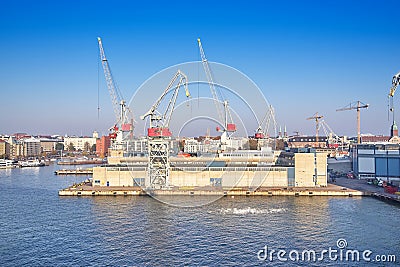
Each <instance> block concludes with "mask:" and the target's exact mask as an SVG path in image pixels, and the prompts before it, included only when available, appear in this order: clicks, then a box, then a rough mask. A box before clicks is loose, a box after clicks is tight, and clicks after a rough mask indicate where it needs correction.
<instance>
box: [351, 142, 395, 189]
mask: <svg viewBox="0 0 400 267" xmlns="http://www.w3.org/2000/svg"><path fill="white" fill-rule="evenodd" d="M352 158H353V170H354V172H355V174H356V175H357V177H358V178H360V179H369V178H378V179H382V180H385V181H395V180H400V145H399V144H389V143H386V144H360V145H356V146H354V147H353V149H352Z"/></svg>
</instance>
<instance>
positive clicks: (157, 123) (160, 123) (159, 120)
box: [140, 70, 190, 137]
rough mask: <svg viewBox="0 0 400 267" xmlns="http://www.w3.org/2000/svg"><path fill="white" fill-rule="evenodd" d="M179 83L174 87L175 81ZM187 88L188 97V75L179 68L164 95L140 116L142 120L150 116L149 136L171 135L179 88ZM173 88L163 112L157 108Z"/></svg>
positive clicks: (187, 94)
mask: <svg viewBox="0 0 400 267" xmlns="http://www.w3.org/2000/svg"><path fill="white" fill-rule="evenodd" d="M176 81H178V82H177V85H176V86H175V88H174V89H172V88H173V86H174V84H175V82H176ZM182 86H183V87H184V88H185V93H186V97H190V93H189V89H188V79H187V76H186V75H185V74H184V73H183V72H182V71H180V70H178V71H177V72H176V73H175V75H174V77H173V78H172V79H171V81H170V83H169V84H168V86H167V88H165V90H164V92H163V93H162V95H161V96H160V97H159V98H158V99H157V101H156V102H155V103H154V104H153V105H152V106H151V108H150V109H149V111H147V112H146V113H145V114H144V115H142V116H140V118H141V119H142V120H144V119H145V118H146V117H148V116H150V128H149V129H148V136H150V137H154V136H159V135H162V136H164V134H165V136H171V135H172V133H171V132H170V131H169V128H168V127H169V122H170V121H171V117H172V113H173V111H174V107H175V103H176V99H177V97H178V93H179V89H180V88H181V87H182ZM171 90H173V93H172V97H171V99H170V100H169V102H168V105H167V108H166V109H165V111H164V112H163V113H160V112H159V111H158V110H157V109H158V107H159V105H160V103H161V101H162V100H163V99H164V98H165V96H166V95H167V94H168V93H169V92H170V91H171Z"/></svg>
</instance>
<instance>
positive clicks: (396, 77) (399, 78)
mask: <svg viewBox="0 0 400 267" xmlns="http://www.w3.org/2000/svg"><path fill="white" fill-rule="evenodd" d="M399 84H400V72H399V73H397V74H396V75H394V76H393V78H392V87H390V92H389V95H388V97H389V111H391V112H393V123H394V106H393V97H394V93H395V92H396V89H397V86H399Z"/></svg>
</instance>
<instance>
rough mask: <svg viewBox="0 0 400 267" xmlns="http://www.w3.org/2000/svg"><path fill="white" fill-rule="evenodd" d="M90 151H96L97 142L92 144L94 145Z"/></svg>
mask: <svg viewBox="0 0 400 267" xmlns="http://www.w3.org/2000/svg"><path fill="white" fill-rule="evenodd" d="M90 152H96V144H93V145H92V147H91V149H90Z"/></svg>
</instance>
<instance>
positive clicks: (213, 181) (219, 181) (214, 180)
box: [210, 178, 222, 186]
mask: <svg viewBox="0 0 400 267" xmlns="http://www.w3.org/2000/svg"><path fill="white" fill-rule="evenodd" d="M210 185H211V186H222V178H210Z"/></svg>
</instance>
